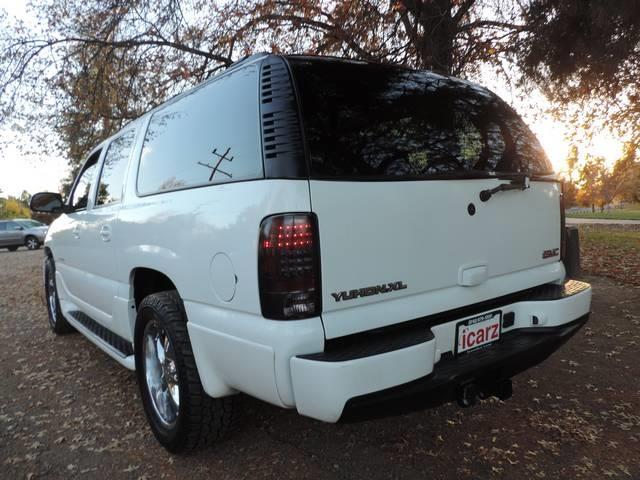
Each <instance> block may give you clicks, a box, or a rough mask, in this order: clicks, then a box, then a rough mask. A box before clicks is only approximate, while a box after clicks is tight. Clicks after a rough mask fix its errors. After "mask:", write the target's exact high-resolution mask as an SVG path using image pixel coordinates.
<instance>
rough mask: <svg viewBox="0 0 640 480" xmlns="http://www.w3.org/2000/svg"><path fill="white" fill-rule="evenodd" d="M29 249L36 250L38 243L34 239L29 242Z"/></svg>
mask: <svg viewBox="0 0 640 480" xmlns="http://www.w3.org/2000/svg"><path fill="white" fill-rule="evenodd" d="M27 248H28V249H29V250H33V249H35V248H36V241H35V240H34V239H33V238H30V239H29V240H27Z"/></svg>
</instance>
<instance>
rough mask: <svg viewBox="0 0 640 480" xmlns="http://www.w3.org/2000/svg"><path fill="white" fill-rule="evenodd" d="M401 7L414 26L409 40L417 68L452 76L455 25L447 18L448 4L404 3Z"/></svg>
mask: <svg viewBox="0 0 640 480" xmlns="http://www.w3.org/2000/svg"><path fill="white" fill-rule="evenodd" d="M403 4H404V6H405V8H406V9H407V10H408V11H409V12H410V13H411V15H412V16H413V17H414V18H415V19H416V22H417V26H416V28H415V30H414V31H413V32H409V36H410V38H411V37H413V43H414V46H415V48H416V53H417V54H418V59H419V62H420V65H419V66H420V67H421V68H426V69H430V70H433V71H435V72H439V73H444V74H451V73H456V72H453V69H454V65H453V43H454V39H455V35H456V25H455V21H454V19H453V17H452V15H451V7H452V0H413V1H410V0H406V1H404V2H403ZM405 26H406V25H405Z"/></svg>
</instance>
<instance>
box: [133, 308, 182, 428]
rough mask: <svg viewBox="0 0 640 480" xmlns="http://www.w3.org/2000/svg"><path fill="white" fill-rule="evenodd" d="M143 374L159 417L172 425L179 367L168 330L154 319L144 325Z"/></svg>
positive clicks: (177, 404) (176, 410)
mask: <svg viewBox="0 0 640 480" xmlns="http://www.w3.org/2000/svg"><path fill="white" fill-rule="evenodd" d="M142 348H143V352H142V354H143V358H144V373H145V379H146V384H147V390H148V391H149V397H151V403H152V405H153V409H154V410H155V413H156V415H157V417H158V419H159V420H160V421H161V422H162V423H163V424H164V425H165V426H166V427H171V426H173V425H174V424H175V423H176V421H177V419H178V414H179V411H180V385H179V382H178V366H177V363H176V356H175V352H174V350H173V345H172V343H171V339H170V338H169V335H168V334H167V331H166V330H165V329H164V328H162V327H161V326H160V325H159V324H158V322H157V321H156V320H154V319H152V320H150V321H149V323H147V325H146V326H145V328H144V337H143V342H142Z"/></svg>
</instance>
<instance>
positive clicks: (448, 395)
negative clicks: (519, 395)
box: [341, 315, 589, 421]
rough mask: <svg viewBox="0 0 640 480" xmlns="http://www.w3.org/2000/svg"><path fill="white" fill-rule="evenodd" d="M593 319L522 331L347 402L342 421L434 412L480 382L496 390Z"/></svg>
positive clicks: (485, 386) (479, 384)
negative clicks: (414, 377)
mask: <svg viewBox="0 0 640 480" xmlns="http://www.w3.org/2000/svg"><path fill="white" fill-rule="evenodd" d="M588 317H589V315H585V316H583V317H580V318H579V319H577V320H575V321H573V322H571V323H569V324H566V325H563V326H560V327H551V328H545V329H521V330H516V331H514V332H510V333H508V334H505V336H504V337H503V339H502V341H501V342H499V343H497V344H496V345H494V346H492V347H491V348H486V349H484V350H480V351H478V352H475V353H473V354H470V355H466V356H463V357H462V358H454V357H452V356H448V357H447V358H443V359H442V360H441V361H440V363H438V365H437V366H436V367H435V369H434V371H433V373H432V374H431V375H427V376H425V377H422V378H419V379H418V380H414V381H413V382H409V383H407V384H404V385H399V386H397V387H392V388H389V389H387V390H382V391H379V392H375V393H370V394H367V395H362V396H359V397H354V398H351V399H349V400H348V401H347V403H346V405H345V407H344V410H343V413H342V417H341V420H344V421H349V420H360V419H363V418H371V417H378V416H386V415H393V414H399V413H403V412H406V411H411V410H417V409H422V408H425V407H434V406H438V405H440V404H442V403H446V402H451V401H454V400H455V399H456V398H457V397H458V394H459V387H460V386H461V385H465V384H467V383H475V384H477V385H478V386H480V387H484V388H487V389H488V390H491V389H492V387H495V386H497V385H499V384H500V383H501V382H502V381H503V380H508V379H510V378H511V377H513V376H514V375H517V374H518V373H521V372H523V371H525V370H527V369H529V368H531V367H533V366H534V365H537V364H539V363H540V362H542V361H543V360H545V359H546V358H547V357H549V355H551V354H552V353H553V352H555V351H556V350H557V349H558V348H560V347H561V346H562V345H563V344H564V343H565V342H566V341H567V340H569V339H570V338H571V337H572V336H573V335H574V334H575V333H576V332H577V331H578V330H580V328H581V327H582V326H583V325H584V324H585V323H586V322H587V320H588Z"/></svg>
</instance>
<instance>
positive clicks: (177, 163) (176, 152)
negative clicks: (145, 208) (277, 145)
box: [137, 66, 263, 195]
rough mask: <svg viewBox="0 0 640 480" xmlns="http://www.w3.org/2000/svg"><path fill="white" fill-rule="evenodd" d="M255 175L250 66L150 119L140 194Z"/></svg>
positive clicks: (258, 162) (257, 159)
mask: <svg viewBox="0 0 640 480" xmlns="http://www.w3.org/2000/svg"><path fill="white" fill-rule="evenodd" d="M261 177H263V169H262V156H261V153H260V130H259V122H258V80H257V71H256V68H255V67H253V66H250V67H246V68H242V69H240V70H238V71H236V72H233V73H230V74H228V75H225V76H224V77H221V78H219V79H217V80H215V81H214V82H212V83H210V84H208V85H205V86H204V87H201V88H199V89H197V90H195V91H194V92H193V93H191V94H189V95H188V96H186V97H184V98H182V99H180V100H178V101H176V102H174V103H171V104H169V105H167V106H166V107H164V108H162V109H161V110H159V111H157V112H156V113H154V114H153V116H152V117H151V121H150V123H149V128H148V130H147V133H146V136H145V139H144V147H143V150H142V156H141V159H140V166H139V169H138V181H137V184H138V193H140V194H141V195H146V194H150V193H156V192H162V191H167V190H176V189H180V188H186V187H193V186H202V185H209V184H216V183H225V182H231V181H238V180H248V179H254V178H261Z"/></svg>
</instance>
